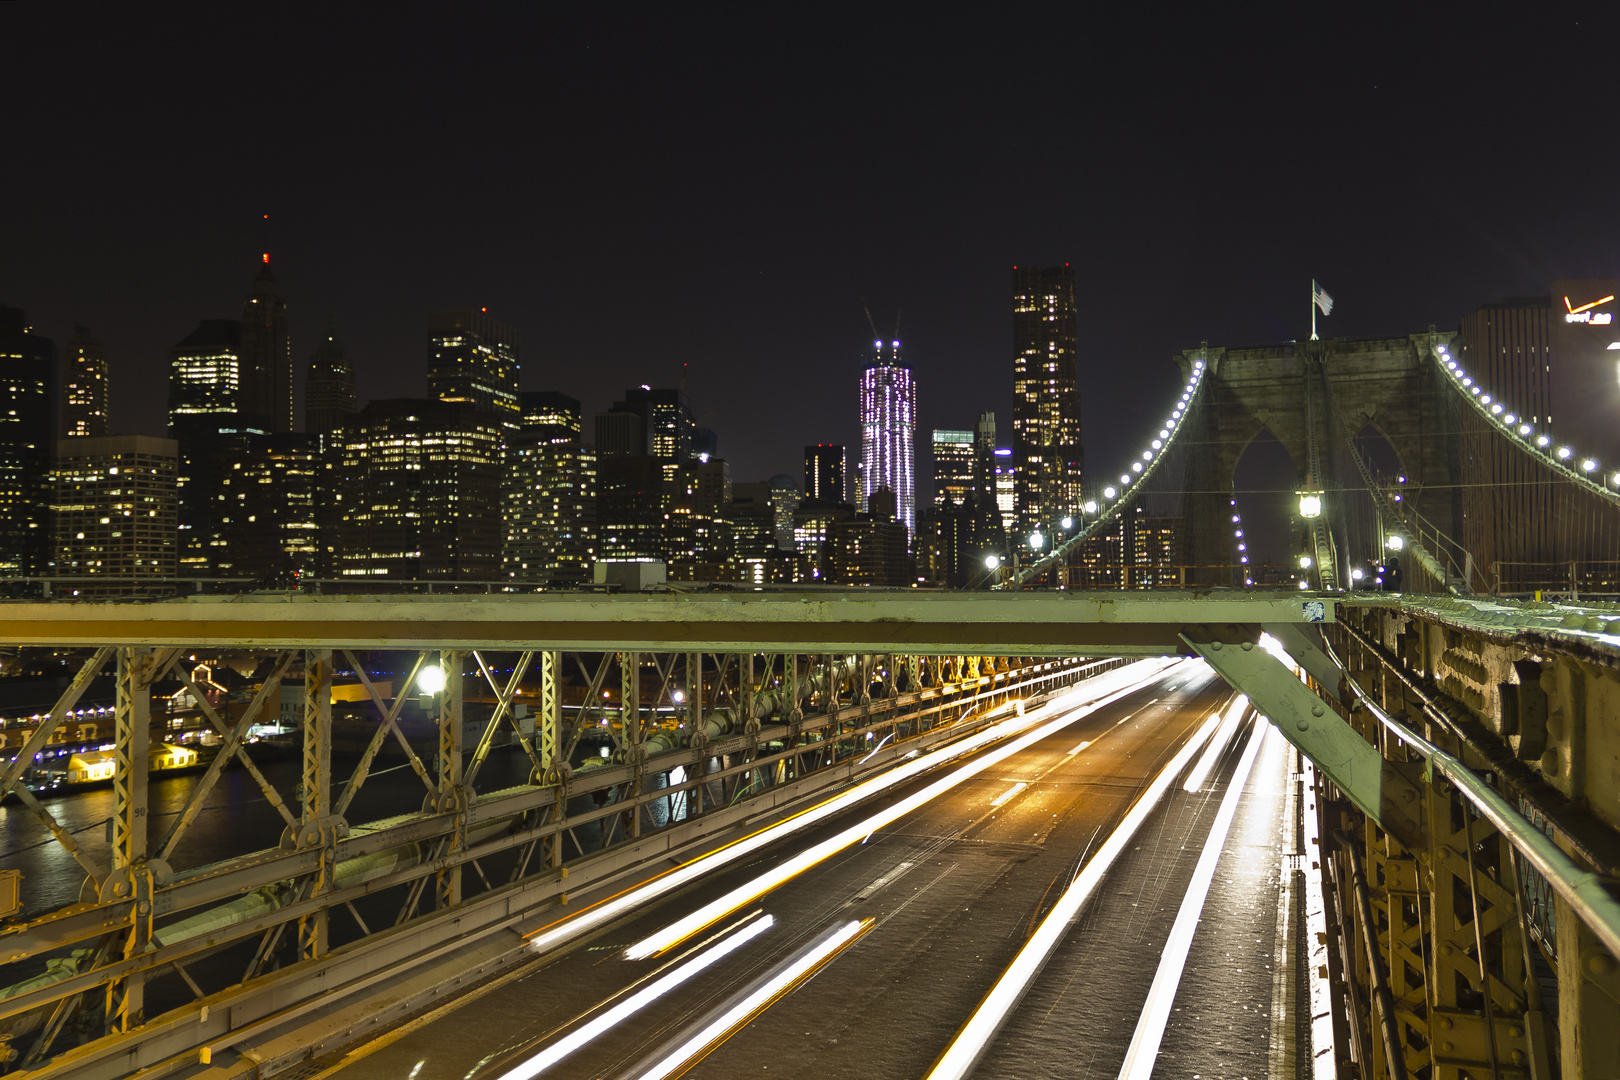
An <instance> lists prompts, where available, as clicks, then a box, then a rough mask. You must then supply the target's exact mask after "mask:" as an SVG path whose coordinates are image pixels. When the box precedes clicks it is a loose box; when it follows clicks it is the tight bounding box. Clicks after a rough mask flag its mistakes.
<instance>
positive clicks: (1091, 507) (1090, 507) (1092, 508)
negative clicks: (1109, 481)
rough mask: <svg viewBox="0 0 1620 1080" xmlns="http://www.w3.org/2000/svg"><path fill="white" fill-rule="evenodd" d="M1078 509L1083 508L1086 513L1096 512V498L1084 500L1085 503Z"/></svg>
mask: <svg viewBox="0 0 1620 1080" xmlns="http://www.w3.org/2000/svg"><path fill="white" fill-rule="evenodd" d="M1080 509H1082V510H1084V511H1085V512H1086V513H1087V514H1095V513H1096V512H1097V500H1096V499H1088V500H1086V505H1084V506H1082V507H1081V508H1080Z"/></svg>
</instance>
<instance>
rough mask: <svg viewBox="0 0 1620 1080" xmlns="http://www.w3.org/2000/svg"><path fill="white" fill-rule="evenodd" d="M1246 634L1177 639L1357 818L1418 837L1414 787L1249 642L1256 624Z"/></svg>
mask: <svg viewBox="0 0 1620 1080" xmlns="http://www.w3.org/2000/svg"><path fill="white" fill-rule="evenodd" d="M1251 630H1252V634H1253V636H1251V637H1248V638H1246V639H1239V640H1233V639H1229V638H1228V639H1222V638H1213V637H1195V636H1184V638H1183V640H1185V641H1186V642H1187V644H1188V645H1189V646H1190V647H1191V648H1192V649H1193V651H1194V652H1196V653H1197V654H1198V655H1199V656H1202V657H1203V658H1204V659H1205V660H1207V661H1208V662H1209V665H1210V666H1211V667H1213V668H1214V669H1215V670H1216V671H1217V672H1219V673H1220V675H1221V677H1222V678H1224V679H1225V680H1226V681H1227V682H1228V683H1230V684H1231V685H1232V686H1233V688H1234V689H1236V690H1238V691H1239V692H1241V693H1243V694H1246V695H1248V698H1249V701H1251V702H1252V703H1253V704H1254V707H1255V708H1256V709H1258V710H1259V711H1260V713H1261V714H1262V715H1263V716H1266V717H1268V718H1269V719H1270V720H1271V722H1272V724H1273V725H1275V726H1276V728H1277V730H1278V731H1280V732H1281V733H1282V734H1283V737H1284V738H1286V739H1287V740H1288V741H1289V742H1291V743H1293V744H1294V745H1295V746H1297V747H1298V748H1299V751H1300V753H1302V754H1304V755H1305V756H1306V757H1308V758H1310V759H1311V761H1312V762H1313V763H1314V764H1315V765H1316V767H1317V768H1318V769H1320V770H1322V772H1323V773H1325V774H1326V775H1327V777H1328V779H1330V780H1332V781H1333V783H1334V784H1335V785H1337V786H1338V788H1339V790H1340V791H1342V792H1344V794H1345V795H1346V796H1347V797H1348V798H1349V799H1350V801H1351V802H1353V803H1355V805H1356V806H1357V807H1359V808H1360V809H1361V810H1362V812H1363V813H1365V814H1366V815H1367V816H1368V817H1370V818H1372V819H1373V820H1374V821H1376V822H1378V824H1379V827H1381V828H1383V829H1385V830H1387V831H1388V832H1390V833H1393V834H1394V835H1395V837H1396V838H1397V839H1399V840H1400V841H1401V842H1402V843H1403V844H1408V846H1411V845H1413V844H1415V843H1416V841H1417V840H1418V839H1419V838H1420V836H1421V825H1420V810H1419V806H1420V800H1419V799H1418V798H1417V794H1416V789H1415V787H1414V786H1413V785H1412V784H1411V783H1410V781H1408V780H1407V779H1406V778H1405V777H1403V776H1401V774H1400V773H1399V772H1398V771H1397V770H1396V769H1395V768H1394V766H1392V765H1391V764H1390V763H1389V762H1387V761H1385V760H1384V757H1383V755H1382V754H1380V753H1379V752H1378V748H1377V747H1375V746H1373V745H1372V744H1371V743H1369V742H1368V741H1367V740H1366V739H1364V738H1362V736H1361V735H1360V733H1358V732H1357V731H1356V730H1355V729H1354V728H1353V727H1351V726H1350V724H1349V723H1348V722H1347V721H1345V719H1344V718H1343V717H1341V716H1339V714H1338V713H1336V712H1334V711H1333V708H1332V707H1331V706H1330V705H1329V704H1328V703H1327V702H1326V701H1323V700H1322V699H1321V698H1320V697H1318V696H1317V695H1316V694H1314V693H1312V692H1311V689H1310V688H1309V687H1308V686H1306V685H1305V684H1304V683H1303V682H1301V681H1300V678H1299V676H1298V675H1296V674H1295V673H1294V672H1293V671H1292V670H1291V669H1290V668H1289V667H1288V666H1287V665H1285V664H1284V663H1283V662H1282V661H1280V660H1278V659H1277V658H1276V657H1275V656H1273V655H1272V654H1271V653H1270V652H1268V651H1266V650H1265V649H1263V648H1261V647H1260V646H1259V645H1258V644H1257V643H1256V640H1255V639H1256V638H1258V637H1259V627H1253V628H1251Z"/></svg>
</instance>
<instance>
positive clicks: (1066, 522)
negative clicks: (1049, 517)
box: [1058, 517, 1074, 529]
mask: <svg viewBox="0 0 1620 1080" xmlns="http://www.w3.org/2000/svg"><path fill="white" fill-rule="evenodd" d="M1058 524H1059V525H1061V526H1063V528H1065V529H1072V528H1074V518H1072V517H1066V518H1064V519H1063V520H1062V521H1060V522H1058Z"/></svg>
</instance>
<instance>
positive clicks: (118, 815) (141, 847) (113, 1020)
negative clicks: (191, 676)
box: [102, 647, 156, 1032]
mask: <svg viewBox="0 0 1620 1080" xmlns="http://www.w3.org/2000/svg"><path fill="white" fill-rule="evenodd" d="M155 661H156V657H155V655H154V653H153V651H152V650H151V649H147V648H138V647H137V648H125V649H119V650H118V681H117V697H116V701H115V703H114V707H113V714H114V715H113V723H114V749H113V754H114V766H113V819H112V869H111V871H110V872H109V874H108V875H107V880H106V881H105V882H103V883H102V895H103V898H104V899H119V900H128V899H133V900H134V904H133V905H132V907H131V916H130V926H129V929H128V930H127V931H120V933H121V935H122V937H123V948H122V949H121V950H120V951H121V952H122V954H123V957H124V959H126V960H127V959H129V958H130V957H133V956H138V955H140V954H141V953H143V952H145V951H146V947H147V944H148V942H150V941H151V938H152V872H151V870H150V869H149V868H148V866H147V863H146V829H147V824H148V819H147V801H146V790H147V779H148V771H149V770H150V768H151V739H152V689H151V685H152V677H153V671H152V668H153V665H154V663H155ZM145 1010H146V976H145V975H144V974H140V973H131V974H129V975H125V976H124V977H123V978H120V979H115V980H113V981H111V982H109V983H108V984H107V988H106V1017H107V1029H108V1030H109V1031H114V1032H117V1031H128V1030H130V1029H131V1028H136V1027H139V1026H140V1025H141V1023H142V1021H143V1020H144V1019H145Z"/></svg>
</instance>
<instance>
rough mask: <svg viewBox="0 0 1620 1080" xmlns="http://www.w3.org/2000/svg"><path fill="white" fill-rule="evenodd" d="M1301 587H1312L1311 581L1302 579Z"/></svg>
mask: <svg viewBox="0 0 1620 1080" xmlns="http://www.w3.org/2000/svg"><path fill="white" fill-rule="evenodd" d="M1299 587H1300V588H1302V589H1308V588H1310V587H1311V583H1310V582H1308V581H1301V582H1300V583H1299Z"/></svg>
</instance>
